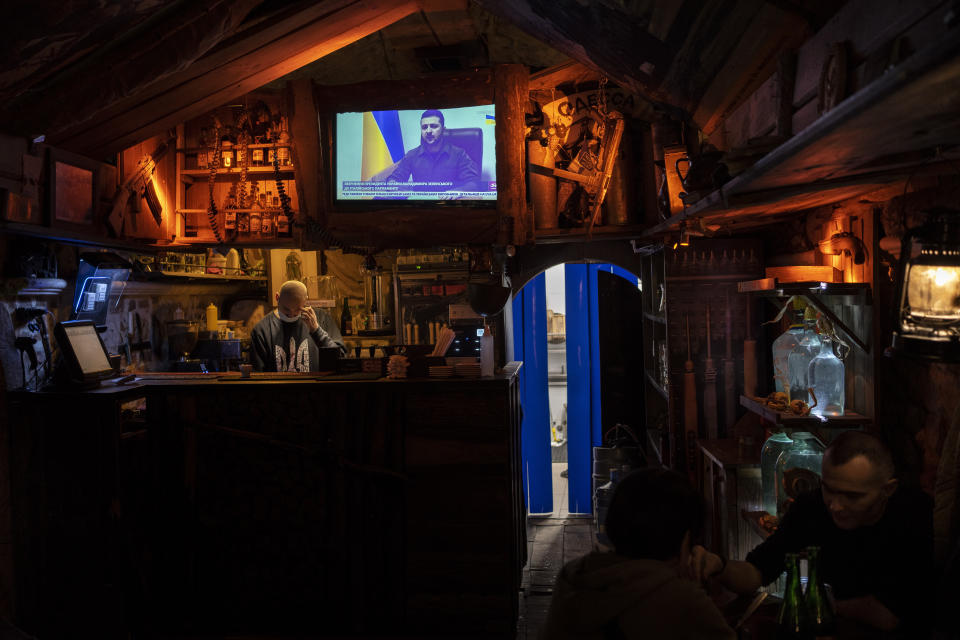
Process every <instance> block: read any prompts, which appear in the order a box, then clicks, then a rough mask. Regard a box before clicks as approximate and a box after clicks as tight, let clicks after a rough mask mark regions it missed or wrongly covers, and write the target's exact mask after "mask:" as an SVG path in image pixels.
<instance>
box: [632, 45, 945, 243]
mask: <svg viewBox="0 0 960 640" xmlns="http://www.w3.org/2000/svg"><path fill="white" fill-rule="evenodd" d="M958 52H960V38H958V37H957V35H956V33H955V32H954V31H952V30H951V31H948V32H947V33H945V34H944V35H943V36H942V37H941V38H939V39H938V40H936V41H934V42H932V43H930V44H928V45H927V46H925V47H924V48H922V49H920V50H919V51H917V52H916V53H914V54H913V55H911V56H910V57H909V58H907V59H906V60H904V61H903V62H902V63H900V64H899V65H897V66H896V67H894V68H892V69H889V70H887V71H886V72H885V73H884V74H883V75H881V76H880V77H879V78H877V79H876V80H874V81H873V82H871V83H870V84H868V85H867V86H865V87H863V88H862V89H860V90H859V91H857V92H856V93H854V94H853V95H851V96H849V97H848V98H846V99H845V100H844V101H843V102H841V103H840V104H838V105H837V106H836V107H834V108H833V109H831V110H830V111H829V112H827V113H826V114H824V115H822V116H821V117H820V118H819V119H817V120H816V121H814V122H813V123H812V124H810V126H808V127H807V128H806V129H804V130H803V131H801V132H800V133H798V134H797V135H795V136H793V137H792V138H790V139H789V140H787V141H786V142H784V143H783V144H781V145H780V146H779V147H777V148H776V149H774V150H773V151H771V152H770V153H768V154H767V155H765V156H764V157H763V158H761V159H760V160H759V161H758V162H756V163H755V164H754V165H753V166H751V167H750V168H748V169H746V170H745V171H743V172H742V173H740V174H739V175H737V176H736V177H735V178H733V179H732V180H730V181H729V182H727V183H726V184H725V185H724V186H723V187H722V188H720V189H718V190H716V191H713V192H711V193H710V194H708V195H707V196H705V197H704V198H702V199H701V200H699V201H697V202H696V203H694V204H692V205H690V206H689V207H685V208H684V210H683V211H682V212H680V213H678V214H676V215H674V216H672V217H671V218H669V219H668V220H666V221H664V222H662V223H660V224H658V225H656V226H654V227H651V228H650V229H649V230H648V231H647V232H646V233H645V234H644V235H645V237H657V236H661V235H663V234H665V233H667V232H670V231H676V230H677V229H679V227H680V225H681V223H682V222H684V221H685V220H687V219H696V218H702V219H703V221H704V222H705V223H707V224H711V225H721V226H723V225H726V226H727V227H728V228H730V229H737V228H746V227H749V226H756V225H761V224H768V223H769V221H770V218H771V217H773V216H775V215H777V214H783V213H787V212H791V211H798V210H802V209H809V208H812V207H816V206H820V205H825V204H829V203H833V202H839V201H841V200H846V199H848V198H852V197H855V196H857V195H860V194H862V193H866V192H869V191H873V190H875V189H877V188H880V187H882V186H884V185H889V184H891V183H895V182H898V181H902V180H904V179H906V178H908V177H909V176H910V175H911V174H913V173H915V172H916V171H918V170H920V169H922V170H923V171H927V172H938V171H939V172H949V173H953V172H954V171H955V169H952V168H951V164H952V163H951V162H949V159H947V160H948V161H946V162H940V163H938V164H939V165H941V166H937V165H933V164H927V165H925V166H923V167H920V168H919V169H918V167H917V163H916V162H914V163H913V164H910V165H907V166H903V165H902V164H901V165H900V166H897V165H896V163H897V162H902V161H900V160H897V158H898V157H899V158H902V157H903V154H905V153H908V152H919V151H928V150H931V149H935V148H937V147H941V148H947V149H948V148H949V147H950V146H951V145H955V144H957V143H960V111H958V110H957V109H955V108H949V106H945V105H956V104H958V103H960V56H958V55H957V53H958ZM867 140H869V141H870V145H869V146H865V143H864V141H867Z"/></svg>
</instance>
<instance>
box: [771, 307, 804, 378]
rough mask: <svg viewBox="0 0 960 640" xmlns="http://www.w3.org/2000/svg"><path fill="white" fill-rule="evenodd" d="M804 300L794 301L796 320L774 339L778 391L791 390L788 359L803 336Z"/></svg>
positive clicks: (774, 361)
mask: <svg viewBox="0 0 960 640" xmlns="http://www.w3.org/2000/svg"><path fill="white" fill-rule="evenodd" d="M802 304H803V303H802V302H798V301H794V304H793V309H794V320H793V324H791V325H790V328H789V329H787V330H786V331H785V332H784V333H783V334H781V335H780V337H779V338H777V339H776V340H774V341H773V384H774V386H775V387H776V390H777V391H784V392H789V390H790V374H789V370H788V366H787V365H788V363H787V360H788V358H789V357H790V354H791V353H792V352H793V349H794V347H796V346H797V345H798V344H800V339H801V338H802V337H803V311H802V309H803V307H802Z"/></svg>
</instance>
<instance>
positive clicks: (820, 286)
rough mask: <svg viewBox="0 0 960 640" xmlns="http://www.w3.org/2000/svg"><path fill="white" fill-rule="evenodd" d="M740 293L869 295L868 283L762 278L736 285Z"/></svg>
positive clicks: (764, 294)
mask: <svg viewBox="0 0 960 640" xmlns="http://www.w3.org/2000/svg"><path fill="white" fill-rule="evenodd" d="M737 291H739V292H740V293H754V294H757V295H763V296H778V297H786V296H803V295H808V294H811V293H812V294H814V295H823V296H853V295H863V294H869V293H870V291H871V288H870V283H869V282H779V281H778V280H777V279H776V278H762V279H760V280H747V281H745V282H738V283H737Z"/></svg>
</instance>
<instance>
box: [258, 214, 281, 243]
mask: <svg viewBox="0 0 960 640" xmlns="http://www.w3.org/2000/svg"><path fill="white" fill-rule="evenodd" d="M275 214H276V212H275V211H274V210H273V209H271V208H269V207H264V208H263V210H262V211H261V213H260V237H261V238H263V239H265V240H271V239H273V238H275V237H276V232H277V229H276V224H275Z"/></svg>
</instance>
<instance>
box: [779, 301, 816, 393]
mask: <svg viewBox="0 0 960 640" xmlns="http://www.w3.org/2000/svg"><path fill="white" fill-rule="evenodd" d="M816 323H817V314H816V312H815V311H814V310H813V308H812V307H807V310H806V311H805V312H804V316H803V335H802V337H801V338H800V343H799V344H797V346H795V347H794V348H793V351H791V352H790V355H789V356H788V357H787V374H788V376H789V378H790V399H791V400H803V401H804V402H806V403H808V404H810V403H812V401H811V400H810V398H809V397H808V396H809V394H808V393H807V389H808V388H809V386H810V385H809V380H808V369H809V367H810V361H811V360H813V359H814V358H816V357H817V354H818V353H820V336H819V335H818V334H817V331H816Z"/></svg>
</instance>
